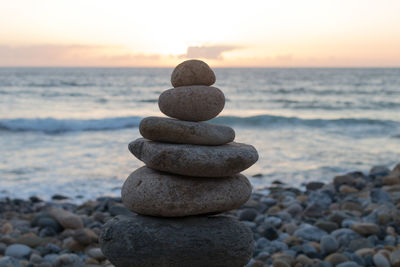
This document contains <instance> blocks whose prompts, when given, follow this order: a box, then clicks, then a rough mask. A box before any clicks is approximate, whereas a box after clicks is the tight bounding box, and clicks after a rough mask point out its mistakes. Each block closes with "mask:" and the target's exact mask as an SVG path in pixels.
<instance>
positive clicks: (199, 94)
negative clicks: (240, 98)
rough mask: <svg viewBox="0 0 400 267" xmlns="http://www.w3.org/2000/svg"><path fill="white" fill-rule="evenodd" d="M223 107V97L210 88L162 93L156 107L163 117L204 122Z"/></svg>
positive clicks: (177, 89) (203, 87)
mask: <svg viewBox="0 0 400 267" xmlns="http://www.w3.org/2000/svg"><path fill="white" fill-rule="evenodd" d="M224 106H225V96H224V93H222V91H221V90H219V89H218V88H216V87H212V86H204V85H192V86H181V87H176V88H172V89H168V90H166V91H164V92H163V93H162V94H161V95H160V97H159V98H158V107H159V108H160V110H161V112H162V113H164V114H165V115H167V116H169V117H172V118H176V119H179V120H184V121H206V120H211V119H212V118H215V117H216V116H217V115H218V114H219V113H220V112H221V111H222V110H223V109H224Z"/></svg>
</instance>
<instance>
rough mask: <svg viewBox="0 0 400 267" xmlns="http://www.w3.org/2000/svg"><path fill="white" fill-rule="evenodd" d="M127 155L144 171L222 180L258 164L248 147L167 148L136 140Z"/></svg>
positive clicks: (158, 143)
mask: <svg viewBox="0 0 400 267" xmlns="http://www.w3.org/2000/svg"><path fill="white" fill-rule="evenodd" d="M128 148H129V151H130V152H131V153H132V154H133V155H135V156H136V157H137V158H138V159H139V160H141V161H143V162H144V163H145V164H146V165H147V166H148V167H150V168H152V169H155V170H159V171H165V172H169V173H174V174H180V175H187V176H197V177H226V176H231V175H234V174H237V173H240V172H242V171H243V170H245V169H247V168H249V167H250V166H251V165H253V164H254V163H255V162H256V161H257V160H258V153H257V151H256V150H255V148H254V147H253V146H251V145H246V144H241V143H236V142H231V143H229V144H226V145H222V146H198V145H186V144H169V143H160V142H155V141H149V140H147V139H144V138H139V139H136V140H135V141H133V142H131V143H130V144H129V146H128Z"/></svg>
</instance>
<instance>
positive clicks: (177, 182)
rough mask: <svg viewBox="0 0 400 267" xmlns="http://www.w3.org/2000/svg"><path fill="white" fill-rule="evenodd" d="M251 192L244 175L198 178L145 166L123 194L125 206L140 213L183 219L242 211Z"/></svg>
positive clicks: (131, 178)
mask: <svg viewBox="0 0 400 267" xmlns="http://www.w3.org/2000/svg"><path fill="white" fill-rule="evenodd" d="M251 190H252V186H251V184H250V182H249V181H248V179H247V178H246V177H245V176H243V175H242V174H236V175H234V176H230V177H223V178H218V179H215V178H204V177H202V178H198V177H187V176H180V175H173V174H168V173H164V172H159V171H156V170H152V169H150V168H147V167H141V168H139V169H137V170H136V171H134V172H133V173H132V174H131V175H130V176H129V177H128V179H126V181H125V183H124V185H123V187H122V193H121V194H122V201H123V203H124V205H125V206H126V207H127V208H128V209H130V210H132V211H134V212H136V213H139V214H143V215H151V216H163V217H180V216H189V215H199V214H207V213H221V212H224V211H228V210H232V209H236V208H239V207H240V206H242V205H243V204H244V203H245V202H246V201H247V200H248V199H249V198H250V195H251Z"/></svg>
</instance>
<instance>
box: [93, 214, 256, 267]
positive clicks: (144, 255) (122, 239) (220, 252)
mask: <svg viewBox="0 0 400 267" xmlns="http://www.w3.org/2000/svg"><path fill="white" fill-rule="evenodd" d="M99 241H100V246H101V250H102V252H103V254H104V255H105V256H106V257H107V258H108V259H109V260H110V262H111V263H112V264H114V265H115V266H117V267H141V266H143V267H149V266H157V267H169V266H171V267H187V266H190V267H205V266H207V267H226V266H229V267H243V266H244V265H246V264H247V262H248V261H249V260H250V259H251V256H252V253H253V247H254V246H253V234H252V232H251V230H250V229H249V228H248V227H247V226H246V225H244V224H242V223H240V222H238V221H237V220H235V219H233V218H230V217H226V216H210V217H206V216H196V217H185V218H179V219H176V218H174V219H172V218H156V217H150V216H141V215H136V216H124V215H120V216H117V217H115V218H113V219H111V220H109V221H108V222H107V223H106V224H105V225H104V227H103V229H102V232H101V234H100V238H99Z"/></svg>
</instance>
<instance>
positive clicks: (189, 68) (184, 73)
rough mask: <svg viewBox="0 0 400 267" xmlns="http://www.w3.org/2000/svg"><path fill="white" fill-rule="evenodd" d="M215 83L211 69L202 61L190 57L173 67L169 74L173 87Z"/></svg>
mask: <svg viewBox="0 0 400 267" xmlns="http://www.w3.org/2000/svg"><path fill="white" fill-rule="evenodd" d="M214 83H215V74H214V72H213V70H212V69H211V68H210V67H209V66H208V65H207V63H205V62H204V61H201V60H197V59H190V60H186V61H184V62H182V63H180V64H179V65H178V66H176V67H175V69H174V71H173V72H172V75H171V84H172V86H173V87H178V86H188V85H212V84H214Z"/></svg>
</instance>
